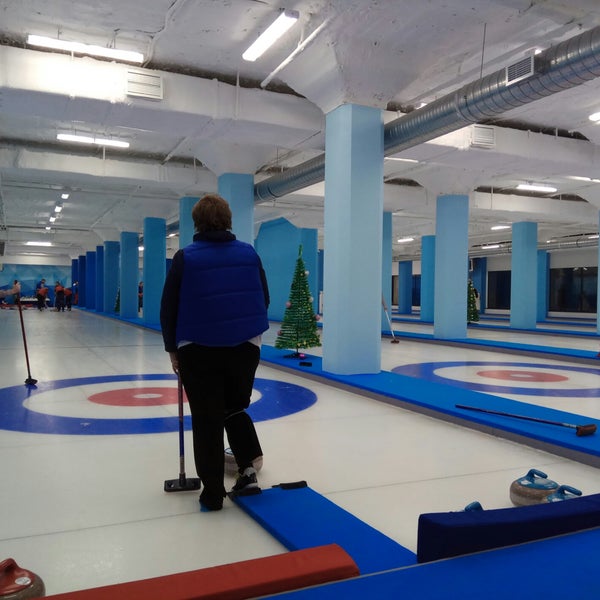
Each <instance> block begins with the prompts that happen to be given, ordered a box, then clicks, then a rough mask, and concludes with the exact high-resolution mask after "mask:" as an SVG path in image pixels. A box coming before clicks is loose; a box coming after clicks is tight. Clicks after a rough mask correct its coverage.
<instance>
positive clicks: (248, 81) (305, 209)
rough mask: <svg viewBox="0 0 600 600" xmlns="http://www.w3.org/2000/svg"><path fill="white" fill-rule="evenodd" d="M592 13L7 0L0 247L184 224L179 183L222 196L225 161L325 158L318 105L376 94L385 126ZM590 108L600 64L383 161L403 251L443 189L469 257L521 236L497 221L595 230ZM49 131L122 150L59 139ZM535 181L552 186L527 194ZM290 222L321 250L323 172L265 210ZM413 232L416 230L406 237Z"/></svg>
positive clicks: (524, 0)
mask: <svg viewBox="0 0 600 600" xmlns="http://www.w3.org/2000/svg"><path fill="white" fill-rule="evenodd" d="M281 8H287V9H294V10H297V11H299V13H300V20H299V24H297V25H296V26H295V27H294V28H292V29H291V30H290V32H288V33H287V34H286V35H285V36H284V37H283V38H282V39H281V40H280V41H279V42H278V43H277V44H276V45H275V46H274V47H272V48H271V49H270V50H269V51H268V52H267V53H266V54H265V55H263V57H261V58H260V59H258V60H257V61H255V62H252V63H250V62H245V61H243V60H242V58H241V55H242V53H243V52H244V50H245V49H246V48H247V47H248V46H249V45H250V43H252V42H253V41H254V39H255V38H256V37H257V36H258V35H259V34H260V33H261V31H262V30H264V29H265V27H266V26H268V24H269V23H270V22H271V21H272V20H273V18H274V17H275V16H276V14H277V12H278V11H279V9H281ZM598 25H600V3H599V2H598V1H597V0H562V1H560V0H547V1H544V0H537V1H531V0H503V1H500V0H470V1H469V0H429V1H428V0H289V2H288V3H286V4H280V3H279V2H275V1H270V0H143V2H140V1H134V0H105V1H104V2H97V1H94V2H92V1H91V0H89V1H88V0H19V1H18V2H17V1H15V0H0V41H1V44H0V241H4V242H5V248H4V255H5V259H4V260H7V259H8V258H7V257H9V256H15V255H21V254H27V253H33V254H35V255H39V254H49V255H51V256H53V257H54V258H56V259H59V258H60V259H67V258H73V257H77V256H78V255H80V254H82V253H84V252H86V251H88V250H94V249H95V247H96V246H97V245H99V244H102V243H103V242H104V241H106V240H118V239H119V234H120V232H121V231H138V232H140V233H141V232H142V230H143V219H144V217H150V216H151V217H162V218H165V219H166V220H167V223H168V224H169V225H172V226H173V228H176V224H177V220H178V212H179V198H180V197H182V196H200V195H202V194H203V193H205V192H210V191H216V189H217V176H218V175H220V174H221V173H224V172H241V173H254V174H255V181H257V182H258V181H260V180H262V179H264V178H267V177H270V176H271V175H272V174H273V173H277V172H281V171H284V170H285V169H286V168H288V167H290V166H294V165H298V164H300V163H302V162H304V161H306V160H307V159H310V158H313V157H315V156H319V155H321V154H322V153H323V152H324V124H325V114H327V113H328V112H329V111H331V110H332V109H334V108H335V107H337V106H339V105H340V104H343V103H350V102H351V103H357V104H362V105H366V106H372V107H377V108H381V109H382V111H383V114H384V119H385V121H386V122H389V121H392V120H395V119H397V118H398V117H400V116H402V115H403V114H404V113H408V112H411V111H413V110H415V109H418V107H419V106H421V104H422V103H430V102H432V101H433V100H436V99H438V98H440V97H443V96H445V95H446V94H448V93H450V92H453V91H455V90H457V89H458V88H460V87H461V86H463V85H465V84H467V83H469V82H472V81H475V80H477V79H479V78H480V77H482V76H485V75H487V74H489V73H492V72H495V71H497V70H499V69H501V68H504V67H505V66H508V65H511V64H514V63H516V62H518V61H520V60H521V59H523V58H524V57H526V56H528V55H530V54H531V53H532V52H534V51H535V50H536V49H546V48H549V47H551V46H553V45H556V44H557V43H559V42H562V41H564V40H567V39H570V38H572V37H574V36H576V35H578V34H580V33H582V32H584V31H587V30H589V29H592V28H593V27H596V26H598ZM30 33H31V34H38V35H44V36H48V37H53V38H56V37H60V38H61V39H66V40H77V41H81V42H84V43H87V44H96V45H100V46H104V47H116V48H119V49H129V50H137V51H139V52H142V53H143V54H144V55H145V57H146V59H145V62H144V63H143V64H142V65H141V66H133V65H128V64H126V63H118V62H110V61H106V60H100V59H94V58H90V57H86V56H79V55H75V56H71V55H69V54H65V53H60V52H49V51H42V50H39V49H36V48H34V47H33V46H28V45H27V42H26V40H27V34H30ZM140 72H141V75H140ZM140 77H143V78H145V80H151V81H152V83H153V84H160V85H161V86H162V99H149V98H147V97H140V96H138V95H135V92H136V88H135V87H134V86H135V83H134V81H139V78H140ZM261 83H262V85H261ZM597 111H600V78H599V79H594V80H592V81H588V82H586V83H584V84H583V85H579V86H577V87H574V88H572V89H568V90H565V91H561V92H560V93H557V94H554V95H552V96H549V97H547V98H544V99H540V100H538V101H535V102H532V103H530V104H527V105H525V106H523V107H520V108H516V109H513V110H511V111H509V112H507V113H505V114H502V115H500V116H499V117H497V118H495V119H494V120H493V121H489V122H486V123H482V124H481V125H475V126H468V127H465V128H463V129H461V130H458V131H456V132H454V133H451V134H447V135H445V136H442V137H439V138H437V139H434V140H431V141H429V142H427V143H424V144H420V145H417V146H414V147H412V148H409V149H406V150H403V151H402V152H401V153H399V154H397V155H394V156H392V157H388V158H386V160H385V164H384V173H385V182H386V183H385V185H384V205H385V210H387V211H391V212H392V213H393V240H394V258H395V259H401V258H407V257H412V256H417V255H418V254H419V252H420V239H421V236H422V235H431V234H434V233H435V198H436V194H437V193H439V192H440V191H459V190H460V191H462V192H469V193H471V213H470V240H469V243H470V253H471V254H472V255H477V254H481V253H482V252H485V251H482V250H481V245H483V244H487V243H492V242H494V241H509V240H510V230H507V231H508V233H507V231H499V232H494V231H491V229H490V228H491V227H492V226H493V225H498V224H508V225H510V224H511V223H514V222H518V221H530V220H532V221H536V222H538V223H539V239H540V243H546V241H547V240H553V242H552V244H554V247H556V246H558V247H563V246H564V247H568V246H569V245H571V244H575V245H579V244H580V243H596V242H587V239H588V235H589V234H593V233H597V231H598V208H599V207H600V183H599V182H596V181H592V180H593V179H596V178H598V179H599V180H600V163H599V157H598V144H600V125H595V124H594V123H592V122H591V121H590V120H589V119H588V116H589V115H590V114H591V113H593V112H597ZM481 126H485V127H487V128H488V129H486V130H485V132H486V133H488V134H490V132H491V135H492V137H493V144H490V145H488V147H485V148H482V147H480V146H479V145H477V144H474V143H473V140H474V136H476V134H477V133H478V131H480V130H478V129H477V128H478V127H481ZM57 133H77V134H86V135H91V136H95V137H103V138H118V139H124V140H127V141H128V142H130V147H129V148H128V149H127V150H120V149H109V148H101V147H92V146H84V145H81V144H75V143H70V144H64V143H61V142H58V141H57V139H56V135H57ZM397 159H403V160H397ZM406 159H408V160H406ZM526 181H532V182H538V183H548V184H552V185H553V186H554V187H556V188H557V189H558V192H557V193H556V194H546V195H537V196H523V195H517V194H516V193H515V188H516V185H517V184H518V183H521V182H526ZM62 193H69V198H68V199H66V200H64V201H63V211H62V212H61V213H60V215H59V216H58V218H57V220H56V221H55V222H54V223H52V224H50V223H49V217H50V216H51V215H52V214H53V210H54V206H55V204H56V202H57V201H60V195H61V194H62ZM280 217H284V218H286V219H288V220H290V221H291V222H292V223H294V224H295V225H296V226H299V227H313V228H318V229H319V231H320V236H319V239H320V244H321V246H324V245H325V240H324V239H323V185H322V184H316V185H313V186H311V187H309V188H306V189H304V190H300V191H298V192H295V193H293V194H289V195H288V196H285V197H283V198H279V199H277V200H276V201H273V202H271V201H267V202H262V203H258V204H257V205H256V207H255V221H256V229H257V230H258V227H259V225H260V224H261V223H264V222H267V221H269V220H272V219H276V218H280ZM47 226H51V229H50V230H46V227H47ZM404 237H413V238H414V241H413V242H410V243H403V244H400V243H397V242H396V240H397V239H400V238H404ZM26 241H51V242H52V243H53V246H52V247H51V248H41V247H35V246H33V247H28V246H25V245H24V244H25V242H26ZM169 245H170V247H171V248H170V252H172V251H173V250H176V249H177V247H178V245H177V241H176V238H174V240H171V241H169Z"/></svg>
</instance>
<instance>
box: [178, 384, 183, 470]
mask: <svg viewBox="0 0 600 600" xmlns="http://www.w3.org/2000/svg"><path fill="white" fill-rule="evenodd" d="M177 404H178V405H179V406H178V408H179V478H180V479H182V478H183V479H185V450H184V447H183V384H182V383H181V377H180V375H179V373H178V374H177Z"/></svg>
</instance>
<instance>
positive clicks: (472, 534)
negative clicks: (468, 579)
mask: <svg viewBox="0 0 600 600" xmlns="http://www.w3.org/2000/svg"><path fill="white" fill-rule="evenodd" d="M592 527H600V494H592V495H590V496H582V497H576V498H569V499H567V500H564V501H562V502H551V503H544V504H534V505H531V506H521V507H518V508H500V509H496V510H483V511H465V512H445V513H426V514H422V515H420V516H419V525H418V534H417V560H418V562H419V563H423V562H430V561H434V560H439V559H442V558H448V557H451V556H460V555H463V554H470V553H472V552H481V551H482V550H490V549H492V548H499V547H502V546H511V545H514V544H522V543H524V542H530V541H533V540H539V539H543V538H548V537H553V536H557V535H563V534H566V533H573V532H576V531H582V530H584V529H589V528H592Z"/></svg>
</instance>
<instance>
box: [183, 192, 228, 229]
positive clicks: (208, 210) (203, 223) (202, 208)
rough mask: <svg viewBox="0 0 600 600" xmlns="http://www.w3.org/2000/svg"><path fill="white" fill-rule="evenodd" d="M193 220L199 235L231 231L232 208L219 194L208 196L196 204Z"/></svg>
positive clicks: (193, 210) (193, 209)
mask: <svg viewBox="0 0 600 600" xmlns="http://www.w3.org/2000/svg"><path fill="white" fill-rule="evenodd" d="M192 219H193V220H194V227H195V228H196V231H197V232H198V233H205V232H207V231H227V230H228V229H231V208H229V204H228V203H227V200H225V199H224V198H221V196H219V195H218V194H206V196H203V197H202V198H200V200H198V202H196V204H194V208H192Z"/></svg>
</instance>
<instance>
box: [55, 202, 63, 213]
mask: <svg viewBox="0 0 600 600" xmlns="http://www.w3.org/2000/svg"><path fill="white" fill-rule="evenodd" d="M62 209H63V207H62V206H59V205H58V204H57V205H56V206H55V207H54V212H55V213H59V212H61V211H62Z"/></svg>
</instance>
